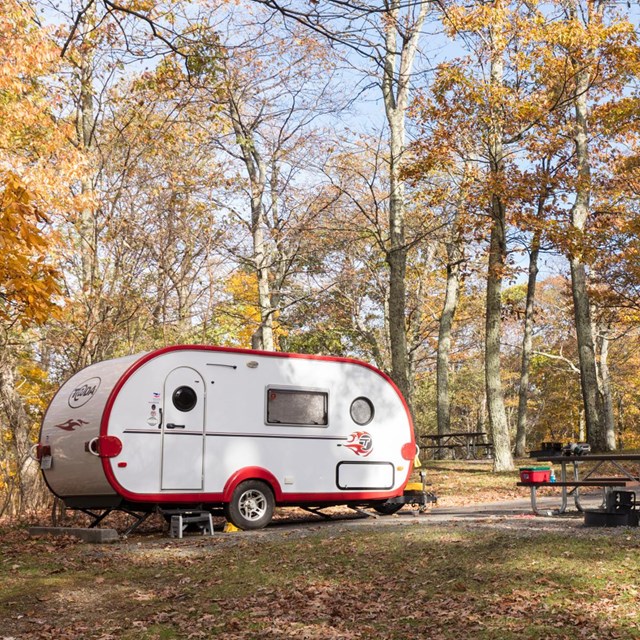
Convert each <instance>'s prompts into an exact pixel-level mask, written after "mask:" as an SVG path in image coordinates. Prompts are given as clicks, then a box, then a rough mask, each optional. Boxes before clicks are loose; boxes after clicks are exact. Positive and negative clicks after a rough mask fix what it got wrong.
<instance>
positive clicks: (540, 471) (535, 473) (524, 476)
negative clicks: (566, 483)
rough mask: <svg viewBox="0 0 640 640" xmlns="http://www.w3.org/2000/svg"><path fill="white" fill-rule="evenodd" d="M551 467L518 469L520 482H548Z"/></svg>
mask: <svg viewBox="0 0 640 640" xmlns="http://www.w3.org/2000/svg"><path fill="white" fill-rule="evenodd" d="M550 479H551V467H548V466H546V467H542V466H538V467H520V481H521V482H549V481H550Z"/></svg>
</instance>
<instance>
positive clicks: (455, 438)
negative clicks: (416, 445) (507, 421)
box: [420, 431, 493, 460]
mask: <svg viewBox="0 0 640 640" xmlns="http://www.w3.org/2000/svg"><path fill="white" fill-rule="evenodd" d="M420 439H421V441H422V442H424V443H426V444H421V445H420V448H421V449H423V450H426V451H427V452H429V453H431V457H432V458H434V457H435V455H436V453H438V454H439V455H441V453H442V451H444V450H446V449H449V450H450V451H451V452H452V453H453V454H454V457H458V458H461V459H462V458H463V459H465V460H471V459H477V458H478V457H479V455H481V454H484V455H482V457H484V458H490V457H491V453H492V451H493V444H491V443H490V442H487V434H486V433H485V432H484V431H453V432H451V433H444V434H439V433H435V434H428V435H423V436H420Z"/></svg>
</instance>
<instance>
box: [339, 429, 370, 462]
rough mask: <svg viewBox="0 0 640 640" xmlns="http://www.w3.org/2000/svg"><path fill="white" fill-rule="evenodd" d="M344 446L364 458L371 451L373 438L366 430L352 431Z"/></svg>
mask: <svg viewBox="0 0 640 640" xmlns="http://www.w3.org/2000/svg"><path fill="white" fill-rule="evenodd" d="M344 446H345V447H347V449H351V451H353V452H354V453H355V454H356V455H357V456H362V457H363V458H366V457H367V456H368V455H369V454H370V453H371V452H372V451H373V438H372V437H371V434H370V433H367V432H366V431H354V432H353V433H352V434H351V435H350V436H349V439H348V440H347V444H345V445H344Z"/></svg>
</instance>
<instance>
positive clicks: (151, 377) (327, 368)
mask: <svg viewBox="0 0 640 640" xmlns="http://www.w3.org/2000/svg"><path fill="white" fill-rule="evenodd" d="M415 455H416V445H415V438H414V432H413V425H412V422H411V417H410V414H409V410H408V408H407V404H406V402H405V401H404V399H403V397H402V396H401V394H400V393H399V391H398V389H397V388H396V386H395V385H394V384H393V382H392V381H391V380H390V379H389V378H388V376H386V375H385V374H383V373H382V372H380V371H378V370H377V369H376V368H374V367H372V366H370V365H368V364H366V363H363V362H359V361H356V360H351V359H346V358H333V357H321V356H308V355H300V354H286V353H272V352H261V351H250V350H241V349H231V348H221V347H210V346H175V347H168V348H165V349H160V350H157V351H153V352H150V353H144V354H138V355H133V356H127V357H123V358H117V359H114V360H108V361H105V362H100V363H97V364H93V365H91V366H89V367H87V368H85V369H83V370H82V371H80V372H78V373H77V374H75V375H74V376H73V377H72V378H71V379H70V380H68V381H67V382H66V383H65V384H64V385H63V386H62V387H61V388H60V390H59V391H58V392H57V394H56V395H55V397H54V398H53V400H52V401H51V404H50V406H49V408H48V410H47V412H46V414H45V417H44V420H43V424H42V428H41V432H40V438H39V442H38V444H37V458H38V460H39V461H40V467H41V469H42V472H43V474H44V478H45V480H46V483H47V485H48V486H49V488H50V489H51V491H52V492H53V493H54V494H55V495H56V496H58V497H60V498H61V499H62V500H63V501H64V503H65V504H66V506H67V507H69V508H75V509H84V510H90V509H92V510H95V509H104V510H111V509H125V510H127V509H128V510H132V511H139V512H150V511H155V510H156V509H158V508H160V509H163V510H171V509H184V510H187V509H204V510H212V509H219V508H223V509H224V511H225V515H226V516H227V518H228V519H229V520H230V521H231V522H233V524H235V525H236V526H238V527H240V528H242V529H257V528H261V527H264V526H265V525H266V524H267V523H268V522H269V521H270V520H271V517H272V514H273V510H274V507H275V506H276V505H283V506H287V505H288V506H294V505H295V506H303V507H314V508H321V507H324V506H330V505H350V506H367V507H373V508H375V509H377V510H378V511H380V512H381V513H388V512H393V511H395V510H396V509H398V508H400V506H402V502H398V497H399V496H402V494H403V489H404V487H405V485H406V483H407V480H408V479H409V474H410V473H411V470H412V464H413V460H414V457H415ZM394 499H395V501H394Z"/></svg>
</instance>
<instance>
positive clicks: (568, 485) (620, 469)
mask: <svg viewBox="0 0 640 640" xmlns="http://www.w3.org/2000/svg"><path fill="white" fill-rule="evenodd" d="M535 460H536V462H550V463H553V464H559V465H560V479H559V481H558V482H518V483H517V486H519V487H529V488H530V490H531V508H532V509H533V512H534V513H536V514H537V515H546V510H540V509H539V508H538V505H537V490H538V489H539V488H541V487H558V488H560V489H561V503H560V507H559V508H558V509H553V510H552V513H553V514H562V513H564V512H565V511H566V510H567V506H568V498H569V495H572V496H573V500H574V503H575V506H576V509H577V510H578V511H584V507H583V506H582V504H581V502H580V489H581V488H584V487H597V488H600V489H602V494H603V495H602V504H603V506H604V505H605V504H606V496H607V493H608V492H609V491H611V490H612V489H613V488H615V487H626V486H628V485H630V484H637V483H638V482H639V481H640V476H639V474H638V469H637V468H636V469H630V468H629V466H628V463H634V462H635V463H640V454H633V453H632V454H623V453H609V454H606V453H602V454H585V455H580V456H575V455H571V456H566V455H555V456H538V457H536V458H535ZM589 462H591V463H594V464H593V465H586V463H589ZM625 463H627V465H626V466H625ZM606 464H610V465H611V466H612V467H613V468H614V469H615V471H616V472H617V473H618V475H615V476H610V475H609V476H605V475H599V474H598V472H599V471H601V470H602V467H603V466H605V465H606ZM570 465H571V466H570ZM569 466H570V473H567V468H568V467H569ZM587 466H588V468H587ZM583 469H584V470H586V472H584V473H582V475H581V471H582V470H583Z"/></svg>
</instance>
